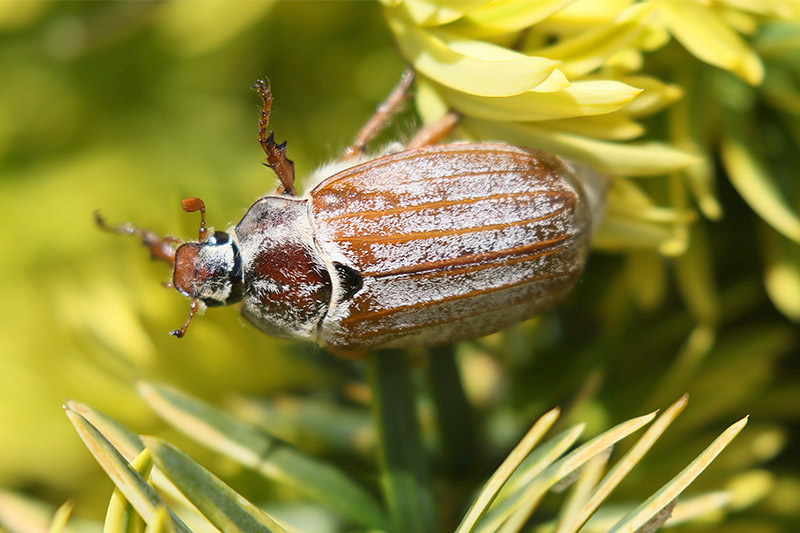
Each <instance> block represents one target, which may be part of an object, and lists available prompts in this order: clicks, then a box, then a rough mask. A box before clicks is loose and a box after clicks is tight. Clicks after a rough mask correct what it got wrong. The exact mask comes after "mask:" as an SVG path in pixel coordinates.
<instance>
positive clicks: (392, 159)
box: [97, 71, 592, 351]
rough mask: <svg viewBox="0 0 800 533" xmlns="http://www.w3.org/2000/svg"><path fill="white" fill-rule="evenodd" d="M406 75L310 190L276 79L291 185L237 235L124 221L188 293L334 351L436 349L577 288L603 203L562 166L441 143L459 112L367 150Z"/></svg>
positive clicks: (271, 144)
mask: <svg viewBox="0 0 800 533" xmlns="http://www.w3.org/2000/svg"><path fill="white" fill-rule="evenodd" d="M412 81H413V73H411V72H410V71H408V72H406V73H405V74H404V75H403V77H402V79H401V81H400V83H399V84H398V85H397V86H396V87H395V88H394V90H393V91H392V93H391V94H390V95H389V97H388V98H387V100H386V101H385V102H384V103H383V104H382V105H381V106H379V108H378V111H377V112H376V113H375V115H374V116H373V117H372V118H371V119H370V120H369V121H368V122H367V124H366V125H365V126H364V127H363V128H362V130H361V131H360V132H359V134H358V136H357V137H356V139H355V141H354V143H353V144H352V145H351V146H350V147H349V148H348V149H347V150H346V151H345V153H344V155H343V156H342V157H341V159H340V160H339V161H336V162H334V163H332V164H329V165H326V166H324V167H322V168H320V169H319V170H318V171H317V172H316V174H315V176H314V177H313V181H314V182H316V183H317V184H316V185H315V186H313V188H311V190H310V191H309V192H307V193H306V194H305V195H303V196H300V197H298V196H296V194H295V189H294V164H293V162H292V161H291V160H289V159H288V158H287V157H286V143H285V142H284V143H283V144H280V145H279V144H277V143H276V142H275V140H274V135H273V133H272V132H270V133H269V135H268V136H267V135H266V129H267V124H268V122H269V113H270V107H271V103H272V95H271V93H270V90H269V87H268V86H267V85H266V84H265V83H264V82H262V81H259V82H257V84H256V85H255V86H254V87H253V88H254V89H255V90H256V91H257V92H258V93H259V94H260V96H261V98H262V99H263V108H262V110H261V118H260V120H259V136H258V138H259V142H260V143H261V146H262V148H263V149H264V151H265V152H266V154H267V162H266V163H265V164H266V165H267V166H269V167H270V168H272V169H273V170H274V171H275V173H276V174H277V176H278V178H279V179H280V181H281V183H282V187H280V188H279V189H278V191H277V192H276V193H275V194H271V195H267V196H264V197H263V198H261V199H259V200H258V201H257V202H256V203H254V204H253V205H252V206H251V207H250V209H249V210H248V211H247V213H246V214H245V215H244V217H243V218H242V220H241V222H239V223H238V224H237V225H236V226H235V227H233V228H230V229H229V230H228V231H227V232H221V231H213V230H212V229H209V228H207V227H206V222H205V205H204V204H203V202H202V201H201V200H200V199H198V198H189V199H186V200H184V201H183V202H182V205H183V209H184V210H185V211H187V212H193V211H200V214H201V222H200V237H199V241H198V242H186V243H181V241H180V240H178V239H175V238H172V237H167V238H164V239H161V238H159V237H158V236H156V235H155V234H154V233H152V232H150V231H147V230H143V229H140V228H136V227H133V226H131V225H124V226H121V227H117V228H112V227H109V226H107V225H106V224H105V222H104V221H103V220H102V218H100V216H99V215H97V222H98V224H99V225H100V226H101V227H103V228H105V229H109V230H111V231H115V232H119V233H126V234H133V235H138V236H139V237H141V238H142V240H143V242H144V244H145V245H146V246H147V247H148V248H149V249H150V251H151V253H152V256H153V257H154V258H156V259H161V260H164V261H167V262H169V263H170V264H172V265H173V282H172V286H174V287H175V288H176V289H177V290H178V291H179V292H180V293H182V294H184V295H186V296H188V297H190V298H191V299H192V300H191V310H190V313H189V317H188V318H187V320H186V322H185V323H184V325H183V327H181V328H180V329H178V330H175V331H172V332H171V334H173V335H175V336H177V337H182V336H183V335H184V333H185V332H186V328H187V327H188V325H189V323H190V321H191V319H192V317H193V316H194V314H195V313H196V312H197V311H198V309H201V308H203V307H204V306H210V307H211V306H221V305H229V304H233V303H237V302H240V301H243V307H242V314H243V315H244V317H245V318H246V319H247V320H249V321H250V322H251V323H253V324H254V325H255V326H256V327H257V328H258V329H260V330H261V331H263V332H264V333H267V334H269V335H275V336H280V337H292V338H300V339H306V340H310V341H313V342H316V343H318V344H321V345H324V346H328V347H330V348H332V349H334V350H335V351H342V350H345V351H347V350H360V349H365V348H377V347H410V346H429V345H436V344H445V343H451V342H455V341H459V340H464V339H470V338H475V337H479V336H482V335H486V334H489V333H492V332H495V331H498V330H500V329H503V328H505V327H506V326H508V325H510V324H513V323H515V322H518V321H521V320H524V319H526V318H530V317H532V316H534V315H536V314H538V313H541V312H542V311H544V310H546V309H548V308H550V307H551V306H553V305H554V304H555V303H556V302H557V301H558V300H559V299H561V298H562V297H563V296H564V294H565V293H566V292H567V291H568V290H569V289H570V288H571V287H572V286H573V285H574V284H575V282H576V280H577V279H578V277H579V276H580V273H581V271H582V269H583V265H584V262H585V261H586V256H587V254H588V249H589V240H590V233H591V224H592V222H591V219H592V216H591V209H590V208H591V207H592V206H590V205H589V203H590V202H589V201H588V200H587V194H586V192H585V191H584V185H583V184H582V183H581V181H580V180H579V179H578V178H577V176H576V174H575V172H574V170H573V168H572V167H571V166H570V165H568V164H567V163H565V162H563V161H562V160H561V159H559V158H557V157H555V156H553V155H550V154H546V153H544V152H540V151H538V150H531V149H525V148H519V147H516V146H511V145H507V144H501V143H489V142H481V143H454V144H445V145H435V144H434V143H435V142H437V141H438V140H439V139H441V138H442V137H443V136H445V135H446V134H447V133H448V131H449V130H450V129H451V128H452V127H453V125H455V123H456V122H457V120H458V117H457V115H456V114H455V113H449V114H448V115H445V117H444V118H443V119H442V120H441V121H439V122H438V123H436V124H434V125H432V126H429V127H427V128H424V129H423V130H421V131H420V132H419V133H418V134H417V135H416V136H414V137H413V138H412V139H411V141H410V142H409V143H408V144H407V145H406V146H405V147H402V146H397V145H391V146H390V147H389V148H388V149H387V150H386V151H385V152H384V153H383V154H382V155H381V156H379V157H368V156H367V155H366V154H365V152H364V149H365V146H366V144H367V142H368V141H369V140H370V139H371V138H373V137H374V136H375V135H376V134H377V133H378V131H380V129H381V128H382V127H383V126H384V125H385V124H386V123H387V122H388V120H389V119H390V117H391V116H392V115H393V114H394V113H395V112H396V111H397V110H398V108H399V107H400V105H401V104H402V102H403V101H404V99H405V98H406V97H407V94H408V91H409V87H410V85H411V83H412Z"/></svg>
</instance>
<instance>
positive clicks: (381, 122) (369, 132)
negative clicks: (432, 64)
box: [341, 69, 414, 161]
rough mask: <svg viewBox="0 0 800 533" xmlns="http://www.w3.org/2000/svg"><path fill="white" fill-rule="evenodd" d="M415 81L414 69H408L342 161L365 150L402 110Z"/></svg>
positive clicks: (343, 156) (343, 155)
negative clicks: (393, 116)
mask: <svg viewBox="0 0 800 533" xmlns="http://www.w3.org/2000/svg"><path fill="white" fill-rule="evenodd" d="M413 82H414V71H413V70H411V69H406V70H405V71H404V72H403V75H402V76H401V78H400V81H399V82H398V83H397V85H395V87H394V89H392V92H390V93H389V96H388V97H387V98H386V100H384V101H383V103H381V105H379V106H378V109H377V110H376V111H375V114H374V115H372V116H371V117H370V119H369V120H368V121H367V123H366V124H364V126H363V127H362V128H361V131H359V132H358V135H356V138H355V140H354V141H353V144H351V145H350V146H348V147H347V149H346V150H345V151H344V154H342V157H341V160H342V161H345V160H347V159H350V158H353V157H356V156H357V155H359V154H361V153H363V152H364V149H365V148H366V146H367V143H368V142H369V141H370V140H372V139H373V138H374V137H375V136H376V135H377V134H378V133H380V131H381V130H382V129H383V128H384V127H386V124H388V122H389V120H390V119H391V118H392V115H394V114H396V113H397V112H398V111H400V106H401V105H402V104H403V102H405V100H406V98H408V96H409V88H410V87H411V84H412V83H413Z"/></svg>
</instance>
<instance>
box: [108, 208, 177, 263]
mask: <svg viewBox="0 0 800 533" xmlns="http://www.w3.org/2000/svg"><path fill="white" fill-rule="evenodd" d="M94 222H95V224H97V227H99V228H100V229H101V230H103V231H107V232H109V233H118V234H120V235H133V236H134V237H139V238H140V239H142V244H144V245H145V246H147V248H148V249H149V250H150V256H151V257H152V258H153V259H156V260H158V261H166V262H167V263H169V264H170V265H173V266H174V265H175V248H176V247H175V244H180V243H182V242H183V241H181V240H180V239H178V238H176V237H164V238H163V239H162V238H161V237H159V236H158V235H156V234H155V233H153V232H152V231H150V230H147V229H143V228H138V227H136V226H134V225H133V224H131V223H130V222H128V223H126V224H123V225H121V226H110V225H109V224H108V223H107V222H106V220H105V219H104V218H103V216H102V215H101V214H100V211H95V212H94Z"/></svg>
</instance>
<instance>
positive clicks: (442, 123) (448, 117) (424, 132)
mask: <svg viewBox="0 0 800 533" xmlns="http://www.w3.org/2000/svg"><path fill="white" fill-rule="evenodd" d="M459 120H461V115H460V114H459V113H458V112H457V111H449V112H448V113H446V114H444V115H442V116H441V117H440V118H439V119H438V120H437V121H436V122H431V123H430V124H428V125H427V126H425V127H424V128H422V129H421V130H419V131H418V132H417V133H416V134H415V135H414V136H413V137H412V138H411V140H410V141H409V142H408V144H407V145H406V150H411V149H413V148H422V147H424V146H430V145H432V144H436V143H438V142H439V141H441V140H442V138H444V137H445V136H446V135H447V134H448V133H450V132H451V131H452V130H453V128H454V127H455V125H456V124H458V121H459Z"/></svg>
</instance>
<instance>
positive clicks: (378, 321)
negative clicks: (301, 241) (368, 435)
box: [310, 143, 590, 348]
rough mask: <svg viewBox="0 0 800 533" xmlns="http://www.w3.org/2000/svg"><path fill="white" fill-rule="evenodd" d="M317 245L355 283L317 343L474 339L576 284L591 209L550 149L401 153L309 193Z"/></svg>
mask: <svg viewBox="0 0 800 533" xmlns="http://www.w3.org/2000/svg"><path fill="white" fill-rule="evenodd" d="M310 211H311V220H312V224H313V226H314V233H315V240H316V242H317V246H318V247H319V249H320V251H321V252H322V254H323V256H325V258H326V260H328V261H330V262H339V263H342V264H344V265H347V266H349V267H351V268H353V269H354V270H355V271H356V272H358V273H359V274H361V276H362V277H363V287H362V288H361V290H359V291H358V292H357V293H355V294H354V295H353V297H352V298H350V299H347V300H344V301H342V302H334V303H332V305H331V308H330V309H329V311H328V313H327V315H326V316H325V318H324V319H323V322H322V325H321V340H322V341H323V342H325V343H327V344H332V345H334V346H338V347H344V348H356V347H369V346H415V345H431V344H437V343H442V342H452V341H454V340H459V339H464V338H471V337H477V336H480V335H484V334H487V333H491V332H493V331H497V330H499V329H502V328H503V327H505V326H507V325H509V324H511V323H513V322H516V321H519V320H522V319H524V318H528V317H530V316H533V315H535V314H537V313H539V312H541V311H543V310H544V309H546V308H548V307H550V306H551V305H552V304H553V303H554V302H555V301H557V300H558V299H559V298H560V297H561V296H562V295H563V294H564V293H565V292H566V291H567V290H568V289H569V288H570V287H571V286H572V285H573V284H574V282H575V280H576V279H577V277H578V276H579V274H580V272H581V270H582V267H583V263H584V261H585V258H586V255H587V252H588V241H589V234H590V216H589V211H588V206H587V205H586V201H585V199H584V194H583V191H582V189H581V185H580V183H579V182H578V181H577V178H575V176H574V174H573V173H572V171H571V169H570V168H569V167H568V166H567V165H565V164H564V163H563V162H562V161H561V160H559V159H558V158H556V157H553V156H550V155H547V154H544V153H540V152H535V151H528V150H523V149H521V148H517V147H513V146H509V145H504V144H493V143H481V144H452V145H445V146H435V147H431V148H423V149H418V150H411V151H407V152H401V153H397V154H393V155H389V156H385V157H382V158H379V159H375V160H373V161H370V162H368V163H365V164H362V165H358V166H356V167H353V168H351V169H348V170H345V171H343V172H341V173H339V174H336V175H335V176H332V177H331V178H328V179H327V180H325V181H324V182H322V183H321V184H320V185H318V186H317V187H316V188H315V189H314V190H313V191H312V192H311V199H310Z"/></svg>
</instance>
